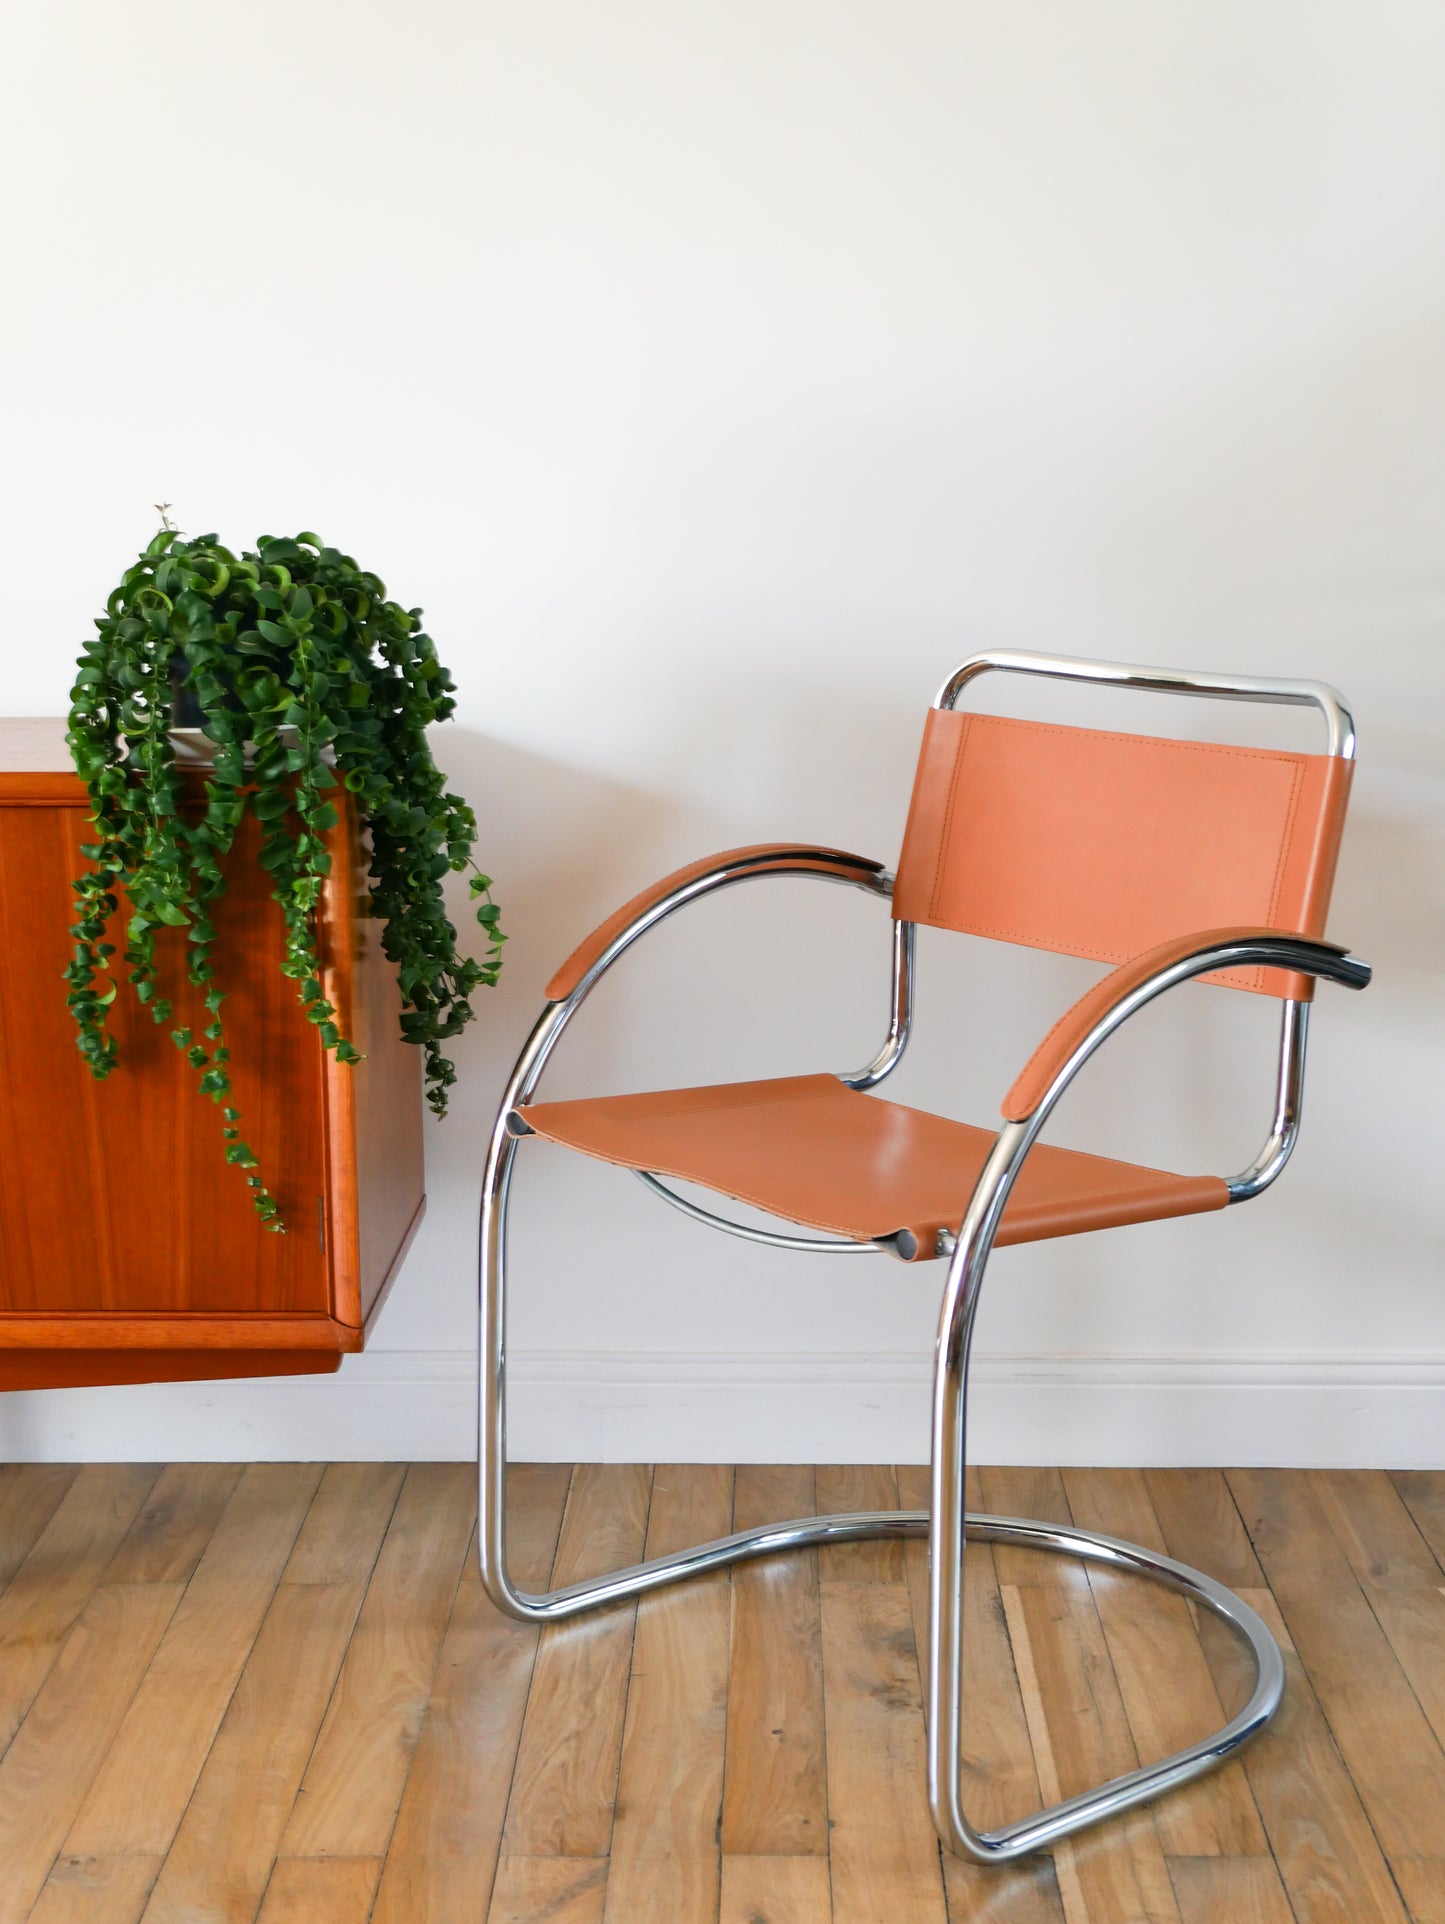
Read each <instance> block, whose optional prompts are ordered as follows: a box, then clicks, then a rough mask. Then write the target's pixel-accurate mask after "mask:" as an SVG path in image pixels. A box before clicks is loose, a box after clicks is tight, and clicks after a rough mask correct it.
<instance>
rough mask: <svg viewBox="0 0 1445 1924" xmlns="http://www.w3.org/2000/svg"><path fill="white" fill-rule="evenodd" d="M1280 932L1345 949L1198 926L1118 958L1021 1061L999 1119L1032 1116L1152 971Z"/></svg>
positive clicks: (1257, 931)
mask: <svg viewBox="0 0 1445 1924" xmlns="http://www.w3.org/2000/svg"><path fill="white" fill-rule="evenodd" d="M1280 935H1287V936H1291V937H1293V939H1294V940H1296V941H1299V942H1308V943H1311V944H1312V945H1313V946H1314V947H1316V948H1320V949H1326V950H1328V951H1330V953H1332V954H1334V955H1344V954H1345V953H1346V952H1347V951H1346V950H1344V949H1343V948H1341V947H1340V945H1339V944H1338V943H1337V942H1322V941H1320V940H1319V938H1318V937H1316V936H1312V935H1298V934H1296V932H1295V931H1294V930H1293V929H1266V928H1232V929H1202V930H1199V931H1196V932H1195V933H1193V934H1191V935H1176V936H1171V937H1170V939H1169V940H1168V941H1167V942H1160V943H1157V944H1156V945H1155V947H1154V948H1152V949H1146V950H1145V951H1144V952H1143V954H1142V955H1136V956H1133V957H1132V958H1131V959H1130V960H1129V961H1127V962H1122V963H1120V965H1119V967H1118V968H1117V969H1114V970H1113V971H1112V972H1111V973H1110V974H1108V975H1106V976H1105V977H1104V978H1103V979H1102V981H1099V982H1096V983H1095V984H1094V986H1093V988H1092V989H1089V990H1086V992H1085V993H1084V994H1083V995H1081V996H1080V997H1079V999H1078V1001H1077V1002H1076V1003H1074V1005H1073V1007H1072V1008H1070V1009H1066V1010H1065V1011H1064V1013H1063V1015H1061V1016H1060V1017H1059V1019H1058V1021H1057V1022H1056V1023H1055V1024H1054V1026H1053V1028H1052V1029H1050V1030H1049V1032H1048V1034H1047V1035H1046V1036H1045V1037H1044V1039H1043V1041H1042V1042H1041V1043H1040V1044H1039V1046H1038V1048H1037V1049H1035V1050H1034V1052H1033V1054H1032V1055H1031V1056H1030V1057H1029V1059H1028V1061H1027V1062H1026V1063H1025V1064H1024V1067H1023V1071H1022V1073H1021V1074H1020V1075H1019V1077H1018V1079H1017V1080H1016V1081H1015V1083H1014V1085H1013V1087H1012V1088H1011V1089H1010V1090H1009V1092H1008V1094H1007V1095H1006V1096H1005V1097H1004V1101H1003V1116H1004V1120H1005V1121H1006V1122H1022V1121H1023V1120H1024V1118H1025V1117H1026V1116H1031V1115H1032V1114H1033V1113H1034V1111H1035V1109H1037V1108H1038V1106H1039V1104H1040V1103H1041V1102H1042V1101H1043V1099H1044V1096H1045V1095H1046V1093H1047V1092H1048V1088H1049V1085H1050V1084H1051V1083H1052V1081H1053V1079H1054V1077H1055V1076H1056V1075H1057V1074H1058V1073H1059V1071H1060V1069H1062V1068H1063V1066H1064V1064H1065V1063H1066V1062H1067V1061H1068V1059H1069V1057H1070V1056H1071V1055H1072V1054H1073V1053H1074V1051H1075V1049H1077V1048H1078V1046H1079V1044H1080V1043H1081V1042H1082V1041H1083V1040H1084V1038H1085V1036H1086V1035H1088V1033H1089V1031H1090V1030H1091V1029H1092V1028H1093V1027H1094V1025H1095V1023H1096V1022H1099V1021H1101V1020H1102V1019H1103V1017H1104V1016H1106V1015H1107V1014H1108V1013H1109V1011H1110V1009H1112V1008H1113V1007H1114V1005H1115V1004H1116V1003H1118V1002H1121V1001H1122V1000H1123V999H1124V997H1125V996H1126V995H1129V994H1131V993H1132V991H1133V990H1135V989H1137V988H1138V986H1139V984H1140V983H1141V982H1147V981H1148V979H1149V977H1150V976H1151V975H1157V974H1158V972H1159V971H1160V969H1167V968H1169V967H1171V966H1172V965H1173V964H1174V963H1175V962H1183V961H1184V960H1185V959H1186V958H1187V957H1188V956H1191V955H1197V954H1199V953H1200V952H1201V951H1202V950H1204V949H1217V948H1219V947H1220V946H1221V945H1222V944H1224V943H1226V942H1250V941H1257V940H1259V939H1260V938H1262V937H1265V936H1280Z"/></svg>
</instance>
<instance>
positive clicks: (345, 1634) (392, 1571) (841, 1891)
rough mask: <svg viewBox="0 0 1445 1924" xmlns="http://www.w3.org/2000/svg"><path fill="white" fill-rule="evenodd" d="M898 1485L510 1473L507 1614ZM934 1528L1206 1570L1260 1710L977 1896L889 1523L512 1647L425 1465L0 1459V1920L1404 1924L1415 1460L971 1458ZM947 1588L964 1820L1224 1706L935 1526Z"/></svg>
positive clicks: (1417, 1640) (911, 1563)
mask: <svg viewBox="0 0 1445 1924" xmlns="http://www.w3.org/2000/svg"><path fill="white" fill-rule="evenodd" d="M927 1500H928V1477H927V1472H926V1471H923V1470H920V1469H917V1468H903V1469H895V1468H893V1467H891V1466H886V1465H882V1466H879V1465H872V1466H869V1465H864V1466H856V1465H847V1466H837V1465H834V1466H827V1467H821V1468H818V1469H816V1470H815V1469H814V1468H813V1467H812V1466H808V1465H802V1466H799V1465H791V1466H789V1465H781V1466H779V1465H745V1466H741V1467H739V1468H738V1469H737V1471H736V1472H734V1471H733V1470H732V1469H731V1468H729V1467H726V1466H721V1467H720V1466H698V1465H690V1466H689V1465H682V1466H677V1465H660V1466H658V1467H657V1468H656V1469H655V1470H654V1469H652V1468H650V1467H647V1466H638V1465H607V1466H599V1465H583V1466H579V1467H577V1468H576V1469H575V1470H573V1469H570V1468H569V1467H568V1466H565V1465H519V1466H517V1467H516V1469H515V1471H514V1474H513V1475H512V1478H511V1482H510V1488H509V1498H508V1508H509V1521H508V1543H509V1555H510V1558H511V1562H512V1567H513V1571H514V1574H515V1576H516V1578H517V1580H518V1581H519V1582H521V1583H522V1584H523V1585H524V1586H526V1587H529V1588H535V1587H542V1586H545V1585H546V1584H547V1583H548V1582H549V1581H550V1582H553V1583H567V1582H572V1581H576V1580H577V1579H579V1578H582V1577H585V1576H590V1575H593V1574H597V1573H599V1572H601V1571H603V1570H605V1569H607V1568H609V1567H612V1566H615V1565H617V1564H621V1563H626V1562H631V1561H634V1560H635V1559H637V1558H638V1557H639V1556H642V1555H644V1554H648V1555H657V1554H661V1553H663V1552H666V1551H668V1550H672V1549H676V1548H679V1547H682V1546H684V1545H686V1544H687V1543H689V1542H693V1541H696V1540H699V1539H702V1538H707V1537H711V1536H718V1535H722V1534H725V1533H726V1532H727V1531H728V1530H729V1529H732V1528H748V1527H751V1526H753V1525H756V1524H759V1523H762V1522H765V1521H767V1520H768V1519H769V1518H779V1519H781V1518H784V1517H787V1516H791V1515H797V1514H805V1513H807V1512H809V1511H811V1510H813V1509H814V1508H817V1509H819V1510H822V1511H826V1512H830V1513H833V1512H838V1511H845V1510H854V1509H888V1508H895V1507H900V1506H901V1507H904V1508H908V1509H921V1508H924V1507H926V1504H927ZM969 1502H970V1507H973V1508H984V1509H990V1510H994V1511H997V1512H1001V1513H1003V1514H1010V1515H1033V1516H1039V1517H1044V1518H1048V1519H1051V1520H1054V1521H1058V1522H1073V1523H1075V1524H1077V1525H1078V1526H1079V1527H1081V1528H1085V1529H1092V1530H1098V1531H1103V1532H1105V1533H1106V1534H1109V1535H1118V1536H1123V1537H1126V1538H1130V1539H1132V1540H1134V1541H1137V1542H1140V1543H1143V1544H1145V1545H1146V1546H1148V1547H1151V1548H1154V1549H1157V1550H1162V1551H1164V1552H1166V1553H1167V1554H1169V1555H1171V1556H1175V1557H1178V1558H1181V1559H1182V1560H1184V1561H1186V1562H1190V1563H1194V1564H1197V1565H1198V1566H1199V1567H1201V1568H1203V1569H1205V1570H1206V1571H1208V1572H1209V1573H1210V1574H1211V1575H1213V1576H1216V1577H1218V1578H1219V1579H1220V1580H1221V1581H1223V1582H1225V1583H1227V1584H1229V1585H1230V1586H1231V1587H1234V1588H1237V1589H1239V1590H1240V1591H1241V1593H1242V1594H1243V1595H1244V1596H1245V1597H1246V1599H1247V1600H1248V1601H1249V1602H1250V1603H1251V1604H1252V1605H1253V1606H1254V1608H1255V1609H1256V1610H1258V1611H1259V1612H1260V1614H1261V1615H1262V1616H1263V1617H1264V1618H1265V1620H1266V1621H1267V1622H1268V1623H1269V1624H1270V1625H1271V1627H1272V1628H1273V1629H1274V1630H1275V1632H1276V1634H1277V1636H1278V1637H1279V1638H1280V1641H1281V1643H1282V1646H1283V1647H1284V1649H1285V1654H1286V1664H1287V1667H1288V1672H1289V1684H1288V1689H1287V1693H1286V1697H1285V1702H1284V1705H1283V1707H1282V1710H1281V1712H1280V1715H1279V1716H1278V1718H1277V1719H1276V1720H1275V1722H1274V1723H1273V1724H1272V1725H1271V1727H1270V1728H1269V1729H1268V1730H1267V1731H1266V1732H1265V1733H1264V1734H1263V1735H1262V1737H1261V1738H1260V1739H1259V1740H1258V1741H1257V1742H1256V1743H1254V1744H1253V1745H1251V1746H1250V1747H1249V1748H1248V1749H1247V1750H1246V1751H1245V1752H1244V1753H1243V1754H1242V1756H1241V1757H1240V1759H1238V1760H1236V1761H1235V1762H1233V1763H1232V1764H1230V1765H1228V1766H1226V1768H1225V1769H1223V1770H1222V1771H1219V1772H1217V1773H1215V1774H1213V1775H1211V1776H1209V1777H1206V1778H1204V1779H1202V1780H1200V1781H1198V1782H1196V1783H1195V1784H1193V1785H1190V1786H1188V1787H1187V1788H1186V1789H1185V1790H1184V1791H1182V1792H1180V1793H1176V1794H1175V1795H1174V1796H1172V1797H1170V1798H1164V1799H1161V1800H1159V1801H1158V1802H1157V1803H1156V1804H1155V1805H1153V1806H1151V1807H1147V1808H1145V1809H1142V1810H1136V1811H1134V1812H1131V1813H1129V1814H1128V1815H1127V1816H1126V1817H1124V1818H1123V1819H1121V1820H1117V1821H1115V1822H1113V1823H1111V1824H1109V1825H1106V1826H1104V1827H1102V1828H1101V1829H1099V1830H1096V1831H1093V1832H1090V1833H1087V1834H1085V1835H1083V1836H1081V1837H1078V1838H1075V1839H1071V1840H1068V1841H1067V1842H1065V1843H1064V1844H1062V1845H1060V1846H1058V1847H1057V1849H1055V1850H1054V1851H1052V1852H1048V1853H1044V1854H1042V1855H1040V1856H1039V1857H1037V1858H1035V1859H1033V1860H1030V1861H1029V1862H1026V1863H1023V1864H1019V1865H1015V1866H1012V1867H1010V1868H1007V1869H1003V1870H994V1869H989V1868H984V1867H980V1866H977V1865H974V1864H971V1863H966V1862H963V1861H961V1860H958V1859H955V1858H953V1857H950V1856H948V1855H947V1854H946V1853H942V1852H940V1850H939V1848H938V1844H937V1840H936V1839H935V1837H934V1835H933V1830H932V1826H931V1823H930V1821H929V1817H928V1810H927V1804H926V1799H925V1793H924V1759H925V1727H924V1719H923V1709H922V1706H923V1701H924V1696H925V1692H926V1687H927V1612H928V1596H927V1586H928V1569H927V1555H926V1548H925V1545H924V1544H923V1543H922V1541H910V1542H907V1543H904V1542H901V1541H893V1542H888V1543H882V1544H865V1545H848V1546H841V1547H835V1548H831V1549H828V1550H824V1551H822V1552H821V1553H814V1552H804V1553H800V1554H798V1555H796V1556H793V1557H789V1558H785V1559H779V1560H776V1561H773V1562H758V1563H753V1564H748V1565H742V1566H740V1567H739V1568H738V1569H736V1570H735V1571H733V1572H731V1573H728V1572H718V1573H714V1574H711V1575H709V1576H707V1577H704V1578H702V1579H700V1580H697V1581H694V1582H692V1583H690V1584H687V1585H682V1586H679V1587H677V1588H675V1589H672V1590H666V1591H661V1592H656V1593H653V1594H651V1595H649V1596H647V1597H645V1598H643V1599H642V1600H641V1602H640V1603H638V1604H622V1605H617V1606H614V1607H613V1608H611V1609H610V1610H608V1611H606V1612H603V1613H600V1614H598V1615H597V1616H595V1617H592V1618H583V1619H581V1620H579V1621H575V1622H572V1623H568V1624H561V1625H555V1626H552V1627H549V1628H547V1629H545V1630H543V1631H541V1632H540V1633H539V1631H538V1630H537V1628H536V1627H535V1626H534V1625H531V1624H525V1623H518V1622H516V1621H515V1620H514V1619H512V1618H510V1617H507V1616H505V1615H503V1614H502V1613H500V1612H499V1611H498V1610H496V1609H495V1607H494V1606H493V1605H492V1603H491V1602H490V1600H489V1599H488V1597H487V1596H486V1593H485V1591H484V1590H483V1588H482V1585H481V1584H480V1583H479V1582H478V1581H477V1571H476V1563H475V1558H476V1546H475V1500H474V1479H473V1473H472V1471H471V1469H470V1468H469V1467H468V1466H463V1465H455V1464H414V1465H411V1466H409V1467H407V1466H401V1465H395V1464H334V1465H331V1466H329V1467H326V1468H325V1469H323V1468H322V1466H320V1465H280V1464H258V1465H252V1466H250V1467H245V1466H240V1465H224V1464H211V1465H205V1464H177V1465H172V1466H169V1467H167V1468H160V1467H157V1466H136V1467H127V1466H95V1467H90V1468H84V1469H78V1470H77V1469H74V1468H68V1467H52V1466H44V1465H36V1466H0V1924H312V1920H316V1924H466V1921H467V1920H474V1921H475V1924H654V1920H656V1924H895V1921H896V1924H904V1920H906V1921H907V1924H963V1921H964V1920H969V1921H970V1924H975V1921H979V1924H1445V1475H1436V1474H1433V1473H1427V1472H1419V1471H1412V1472H1408V1473H1405V1472H1400V1473H1395V1474H1386V1473H1384V1472H1364V1471H1358V1472H1336V1471H1330V1472H1296V1471H1261V1470H1250V1471H1231V1472H1228V1473H1225V1472H1222V1471H1218V1470H1147V1471H1140V1470H1083V1469H1068V1470H1063V1471H1059V1470H1055V1469H1047V1468H1043V1469H1040V1468H1034V1469H1022V1470H1010V1469H984V1470H983V1471H982V1472H980V1473H977V1474H976V1475H974V1476H973V1477H972V1479H971V1487H970V1492H969ZM965 1586H966V1604H967V1609H966V1619H965V1638H964V1645H965V1676H966V1681H967V1698H966V1702H965V1717H964V1725H965V1730H964V1760H963V1780H964V1795H965V1800H966V1803H967V1805H968V1807H969V1810H970V1812H971V1814H972V1815H973V1816H974V1818H975V1821H977V1822H978V1823H979V1824H980V1825H981V1826H983V1827H985V1828H991V1827H994V1826H996V1825H998V1824H1002V1823H1006V1822H1008V1821H1010V1820H1012V1819H1015V1818H1018V1817H1021V1816H1023V1815H1025V1814H1026V1813H1027V1812H1028V1811H1030V1810H1031V1809H1034V1808H1036V1807H1037V1806H1038V1804H1039V1803H1040V1801H1041V1800H1044V1799H1053V1798H1055V1797H1058V1796H1067V1795H1069V1794H1070V1793H1072V1792H1073V1791H1075V1790H1077V1789H1079V1788H1081V1787H1083V1786H1084V1785H1086V1784H1088V1783H1090V1782H1092V1781H1095V1780H1097V1779H1098V1778H1100V1777H1103V1776H1107V1775H1112V1774H1114V1773H1116V1772H1118V1771H1121V1770H1128V1769H1131V1768H1133V1767H1134V1765H1135V1764H1136V1763H1137V1762H1139V1761H1141V1760H1145V1761H1147V1760H1148V1759H1151V1758H1153V1757H1157V1756H1159V1755H1161V1754H1162V1753H1164V1752H1165V1751H1167V1750H1170V1749H1172V1748H1176V1747H1178V1746H1181V1745H1183V1744H1185V1743H1187V1742H1189V1741H1190V1740H1191V1739H1192V1738H1194V1737H1195V1736H1198V1735H1200V1734H1202V1733H1203V1732H1204V1731H1206V1730H1207V1729H1209V1728H1210V1727H1212V1726H1215V1725H1217V1724H1218V1723H1219V1722H1221V1721H1222V1720H1223V1718H1224V1717H1226V1716H1227V1715H1229V1714H1230V1713H1232V1712H1233V1710H1235V1709H1236V1708H1237V1707H1238V1705H1239V1704H1240V1703H1241V1702H1242V1701H1243V1699H1244V1697H1245V1695H1246V1694H1247V1692H1248V1688H1249V1682H1250V1677H1249V1663H1248V1658H1247V1655H1246V1653H1245V1652H1244V1651H1243V1650H1242V1649H1241V1647H1240V1646H1239V1644H1238V1642H1237V1640H1236V1639H1235V1638H1234V1637H1233V1636H1232V1634H1231V1633H1230V1632H1229V1631H1228V1630H1227V1628H1226V1627H1225V1626H1223V1625H1222V1624H1220V1623H1218V1622H1217V1621H1216V1620H1215V1619H1213V1618H1212V1617H1210V1616H1208V1615H1207V1614H1201V1613H1198V1612H1196V1611H1195V1610H1193V1609H1192V1608H1190V1607H1189V1606H1188V1605H1186V1604H1185V1603H1184V1602H1183V1601H1182V1600H1181V1599H1179V1598H1178V1597H1175V1596H1172V1595H1170V1594H1168V1593H1166V1592H1163V1591H1160V1590H1158V1589H1156V1588H1154V1587H1152V1586H1148V1585H1146V1584H1143V1583H1141V1582H1140V1581H1139V1580H1137V1579H1132V1578H1121V1577H1118V1576H1115V1575H1112V1574H1110V1573H1108V1572H1106V1571H1101V1570H1099V1569H1097V1568H1095V1569H1093V1570H1091V1571H1085V1570H1083V1569H1082V1568H1080V1567H1079V1566H1077V1565H1075V1564H1073V1563H1072V1562H1070V1561H1069V1560H1067V1559H1061V1558H1056V1557H1047V1556H1042V1555H1039V1554H1037V1553H1030V1552H1026V1551H1020V1550H1017V1549H1013V1548H1011V1547H1008V1546H1003V1545H997V1546H992V1547H991V1546H988V1545H984V1544H974V1545H971V1546H970V1548H969V1551H968V1555H967V1558H966V1563H965Z"/></svg>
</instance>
